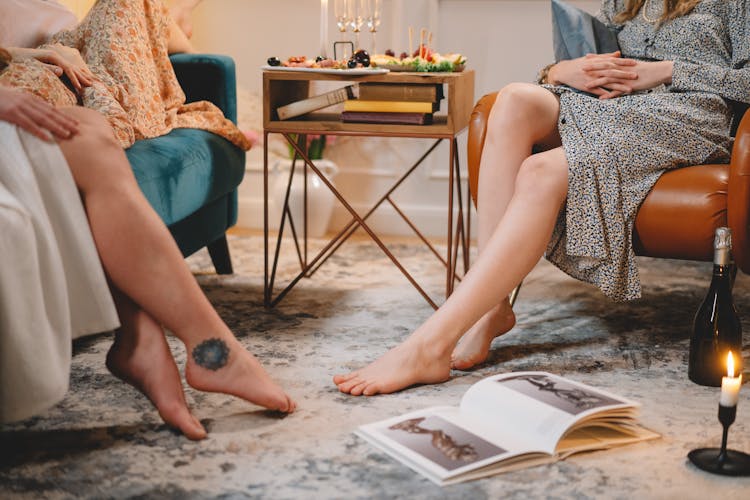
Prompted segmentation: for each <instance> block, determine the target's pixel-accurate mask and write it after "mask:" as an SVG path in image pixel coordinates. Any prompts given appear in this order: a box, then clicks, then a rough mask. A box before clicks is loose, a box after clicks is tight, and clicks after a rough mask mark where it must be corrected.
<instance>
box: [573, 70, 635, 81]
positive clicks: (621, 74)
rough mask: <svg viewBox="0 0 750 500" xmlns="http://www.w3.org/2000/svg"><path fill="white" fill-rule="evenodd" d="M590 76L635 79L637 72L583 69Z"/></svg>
mask: <svg viewBox="0 0 750 500" xmlns="http://www.w3.org/2000/svg"><path fill="white" fill-rule="evenodd" d="M584 73H587V74H588V75H589V77H591V78H613V79H616V80H637V79H638V73H635V72H633V71H623V70H620V69H603V70H584Z"/></svg>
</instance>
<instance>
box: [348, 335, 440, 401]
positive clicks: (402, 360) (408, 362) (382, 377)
mask: <svg viewBox="0 0 750 500" xmlns="http://www.w3.org/2000/svg"><path fill="white" fill-rule="evenodd" d="M450 372H451V369H450V351H445V352H442V351H440V350H439V349H437V348H436V346H435V345H434V344H430V343H429V342H426V341H425V340H424V339H421V338H418V337H415V336H414V335H412V336H411V337H409V338H408V339H407V340H406V341H404V342H403V343H402V344H399V345H398V346H396V347H394V348H393V349H391V350H390V351H388V352H387V353H385V354H384V355H383V356H381V357H380V358H378V359H376V360H375V361H373V362H372V363H370V364H369V365H367V366H366V367H365V368H363V369H361V370H357V371H353V372H351V373H349V374H347V375H336V376H335V377H333V382H334V383H335V384H336V385H337V386H338V388H339V390H340V391H341V392H345V393H349V394H351V395H352V396H360V395H365V396H373V395H375V394H389V393H391V392H396V391H400V390H401V389H405V388H406V387H409V386H411V385H414V384H436V383H439V382H445V381H446V380H448V379H449V378H450Z"/></svg>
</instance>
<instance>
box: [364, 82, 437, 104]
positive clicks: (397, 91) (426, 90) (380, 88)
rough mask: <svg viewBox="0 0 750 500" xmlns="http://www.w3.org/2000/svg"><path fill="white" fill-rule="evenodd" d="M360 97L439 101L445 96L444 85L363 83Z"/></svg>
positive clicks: (368, 98) (370, 99) (388, 99)
mask: <svg viewBox="0 0 750 500" xmlns="http://www.w3.org/2000/svg"><path fill="white" fill-rule="evenodd" d="M359 97H360V99H364V100H369V101H421V102H437V101H439V100H440V99H442V98H443V86H442V85H440V84H438V85H432V84H426V85H413V84H397V83H369V84H368V83H362V84H360V87H359Z"/></svg>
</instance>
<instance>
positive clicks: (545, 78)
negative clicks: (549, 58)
mask: <svg viewBox="0 0 750 500" xmlns="http://www.w3.org/2000/svg"><path fill="white" fill-rule="evenodd" d="M554 65H555V63H552V64H548V65H546V66H545V67H543V68H542V70H541V71H540V72H539V76H538V77H537V80H536V82H537V83H538V84H540V85H542V84H545V83H549V70H551V69H552V66H554Z"/></svg>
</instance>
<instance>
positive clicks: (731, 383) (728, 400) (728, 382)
mask: <svg viewBox="0 0 750 500" xmlns="http://www.w3.org/2000/svg"><path fill="white" fill-rule="evenodd" d="M741 385H742V374H740V375H739V377H735V376H734V357H733V356H732V351H729V354H727V376H726V377H722V378H721V397H720V398H719V405H720V406H724V407H727V408H731V407H733V406H737V401H738V400H739V398H740V386H741Z"/></svg>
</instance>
